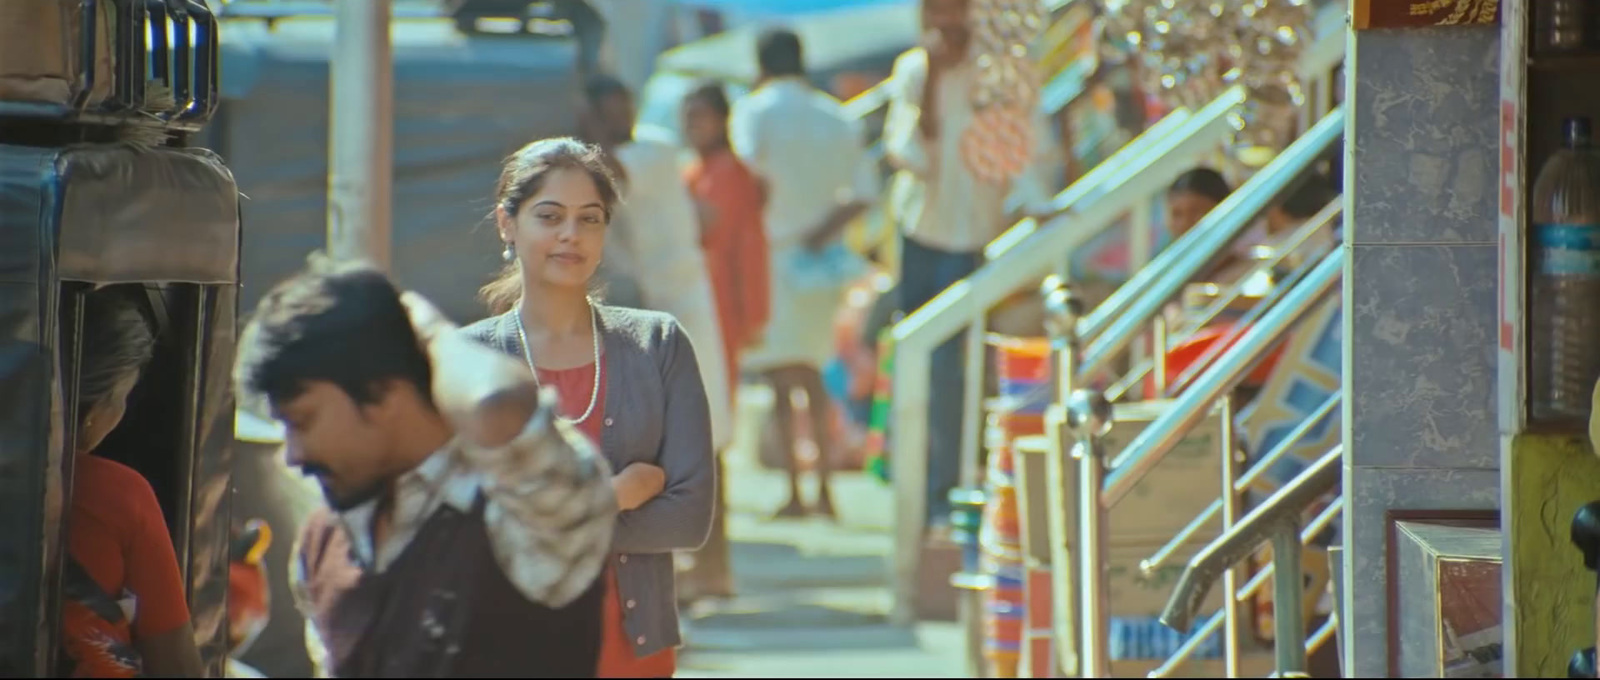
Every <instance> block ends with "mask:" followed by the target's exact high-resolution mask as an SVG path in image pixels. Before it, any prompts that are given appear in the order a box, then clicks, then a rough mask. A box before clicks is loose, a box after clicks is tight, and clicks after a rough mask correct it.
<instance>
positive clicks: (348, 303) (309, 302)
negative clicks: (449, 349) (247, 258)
mask: <svg viewBox="0 0 1600 680" xmlns="http://www.w3.org/2000/svg"><path fill="white" fill-rule="evenodd" d="M238 352H239V356H238V360H237V363H236V364H235V368H234V380H235V382H236V384H237V386H238V390H239V392H240V393H241V395H240V396H241V400H249V401H254V402H256V403H255V404H252V406H253V407H255V408H256V409H257V410H264V409H262V407H265V406H268V405H281V404H283V403H285V402H287V401H291V400H293V399H294V398H295V397H297V396H299V395H300V393H301V392H302V391H303V390H305V388H306V386H307V384H308V383H310V382H313V381H318V380H325V381H327V382H330V383H333V384H334V385H337V386H338V387H339V388H340V389H342V390H344V391H345V393H346V394H349V395H350V398H351V399H353V400H355V402H356V403H358V404H370V403H373V402H374V401H376V400H377V399H378V398H379V397H381V396H382V395H381V393H380V392H379V387H380V385H381V383H382V382H384V381H387V380H392V379H399V380H404V381H406V382H409V383H411V384H412V385H413V386H415V387H416V388H417V392H418V393H419V394H420V395H421V396H422V398H423V399H429V398H430V394H431V392H430V388H431V386H432V373H431V369H430V367H429V365H428V358H427V355H426V354H424V353H423V351H422V347H421V346H420V345H419V344H418V342H417V335H416V331H414V330H413V329H412V327H411V319H410V317H409V316H407V314H406V310H405V307H404V306H402V305H401V304H400V293H399V291H398V290H396V289H395V287H394V284H393V283H391V282H390V281H389V278H388V277H387V276H385V275H384V274H383V272H382V271H379V270H378V269H377V268H375V267H373V266H372V265H370V264H368V263H365V262H360V261H335V260H333V259H331V258H328V257H325V256H323V255H321V254H320V253H318V254H313V255H312V256H311V258H310V261H309V263H308V265H307V267H306V269H305V270H304V271H302V272H300V273H298V274H296V275H294V276H293V277H291V278H290V279H288V280H287V281H284V282H282V283H280V284H278V285H277V286H276V287H274V288H273V289H272V290H271V291H269V292H268V293H267V295H266V297H264V298H262V300H261V302H260V303H258V304H257V305H256V310H255V314H254V316H253V318H252V319H251V320H250V323H249V325H247V326H246V327H245V330H244V333H243V334H242V335H241V337H240V342H239V350H238ZM263 399H264V400H265V401H266V403H261V400H263Z"/></svg>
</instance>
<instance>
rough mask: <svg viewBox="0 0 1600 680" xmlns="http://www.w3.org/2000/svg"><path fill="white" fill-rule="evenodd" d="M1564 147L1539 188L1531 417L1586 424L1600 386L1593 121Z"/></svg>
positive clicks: (1599, 191) (1599, 194)
mask: <svg viewBox="0 0 1600 680" xmlns="http://www.w3.org/2000/svg"><path fill="white" fill-rule="evenodd" d="M1562 133H1563V136H1564V137H1565V140H1564V144H1563V147H1562V148H1561V150H1559V151H1557V152H1556V153H1555V155H1553V156H1551V158H1550V160H1548V161H1546V162H1545V164H1544V167H1543V168H1540V170H1539V178H1538V180H1537V181H1535V182H1534V185H1533V234H1532V235H1531V236H1532V238H1530V239H1528V244H1529V247H1530V248H1531V249H1532V251H1533V253H1532V254H1533V258H1532V259H1533V272H1532V274H1533V276H1532V277H1531V279H1532V282H1533V286H1532V288H1533V290H1532V291H1530V295H1529V296H1528V297H1529V300H1530V309H1529V312H1530V314H1529V319H1530V321H1531V323H1530V328H1529V330H1530V333H1529V343H1530V344H1531V347H1530V349H1531V355H1532V356H1531V359H1532V361H1533V366H1532V370H1531V376H1530V378H1531V385H1530V388H1531V390H1530V391H1531V395H1530V396H1531V398H1532V399H1531V401H1532V403H1531V405H1530V406H1531V411H1532V415H1533V417H1534V419H1536V420H1571V419H1582V420H1587V419H1588V417H1589V406H1590V404H1589V402H1590V396H1591V394H1592V391H1593V389H1594V385H1595V381H1596V379H1600V153H1596V150H1595V147H1594V142H1593V128H1592V127H1591V124H1590V121H1589V119H1588V118H1587V117H1574V118H1568V119H1567V120H1566V122H1565V123H1564V124H1563V125H1562Z"/></svg>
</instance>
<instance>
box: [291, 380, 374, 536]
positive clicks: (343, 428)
mask: <svg viewBox="0 0 1600 680" xmlns="http://www.w3.org/2000/svg"><path fill="white" fill-rule="evenodd" d="M396 392H397V390H393V389H390V390H384V391H382V392H381V393H380V394H381V395H382V396H380V397H379V399H378V400H377V402H375V403H373V404H366V405H362V404H358V403H356V401H355V400H354V399H352V398H351V397H350V395H349V394H347V393H345V391H344V390H343V389H341V388H340V387H339V386H337V385H335V384H333V383H331V382H327V381H313V382H310V383H307V385H306V388H305V390H304V391H302V392H301V393H300V394H299V395H297V396H296V397H295V398H294V399H291V400H289V401H288V402H286V403H281V404H277V403H275V404H273V411H274V416H275V417H276V418H277V419H278V420H281V421H283V424H284V429H285V435H284V447H283V449H284V459H285V462H286V463H288V464H289V467H295V468H300V471H301V472H302V473H304V474H307V475H310V476H312V477H315V478H316V480H317V482H318V483H319V484H321V485H322V494H323V496H325V497H326V498H327V500H328V506H329V507H331V508H333V509H334V510H338V511H341V512H342V511H345V510H349V509H351V508H354V507H356V506H359V505H361V504H362V503H365V502H367V501H370V500H372V499H374V498H377V497H379V496H381V495H383V493H384V492H385V491H387V490H388V488H389V483H390V482H391V481H392V480H393V479H394V478H395V477H397V476H399V475H400V473H402V472H404V470H399V469H395V468H396V466H395V463H394V458H395V457H394V455H393V452H394V446H393V445H392V440H391V437H390V432H391V431H392V429H391V428H389V427H386V426H385V425H386V423H387V421H388V420H390V419H389V418H388V415H389V414H390V412H392V410H393V409H392V408H391V404H388V403H386V402H388V401H390V400H392V399H395V398H398V396H397V395H396V394H395V393H396Z"/></svg>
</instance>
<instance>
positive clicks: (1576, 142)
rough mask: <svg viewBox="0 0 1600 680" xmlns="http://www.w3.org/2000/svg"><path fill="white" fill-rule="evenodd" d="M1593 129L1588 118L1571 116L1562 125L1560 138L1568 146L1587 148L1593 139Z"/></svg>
mask: <svg viewBox="0 0 1600 680" xmlns="http://www.w3.org/2000/svg"><path fill="white" fill-rule="evenodd" d="M1593 129H1594V128H1593V127H1592V126H1591V125H1590V123H1589V117H1588V116H1573V117H1571V118H1568V119H1566V121H1564V122H1563V123H1562V125H1561V136H1562V137H1565V138H1566V140H1567V145H1568V146H1588V145H1589V143H1590V142H1591V141H1592V140H1593V139H1594V136H1593Z"/></svg>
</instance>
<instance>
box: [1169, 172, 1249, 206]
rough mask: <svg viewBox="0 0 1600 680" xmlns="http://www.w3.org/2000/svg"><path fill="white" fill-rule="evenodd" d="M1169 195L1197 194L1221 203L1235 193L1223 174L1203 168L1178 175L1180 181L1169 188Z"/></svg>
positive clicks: (1176, 181)
mask: <svg viewBox="0 0 1600 680" xmlns="http://www.w3.org/2000/svg"><path fill="white" fill-rule="evenodd" d="M1167 193H1169V194H1177V193H1190V194H1197V195H1200V196H1204V197H1206V198H1209V199H1211V200H1213V201H1216V202H1218V203H1221V202H1222V200H1223V199H1225V198H1227V197H1228V194H1231V193H1233V188H1232V187H1229V186H1228V180H1226V179H1224V178H1223V177H1222V173H1220V172H1217V171H1216V170H1213V169H1211V168H1208V167H1205V166H1201V167H1198V168H1194V169H1193V170H1190V171H1188V172H1185V173H1183V174H1181V175H1178V179H1177V180H1175V181H1173V183H1172V186H1171V187H1168V188H1167Z"/></svg>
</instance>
